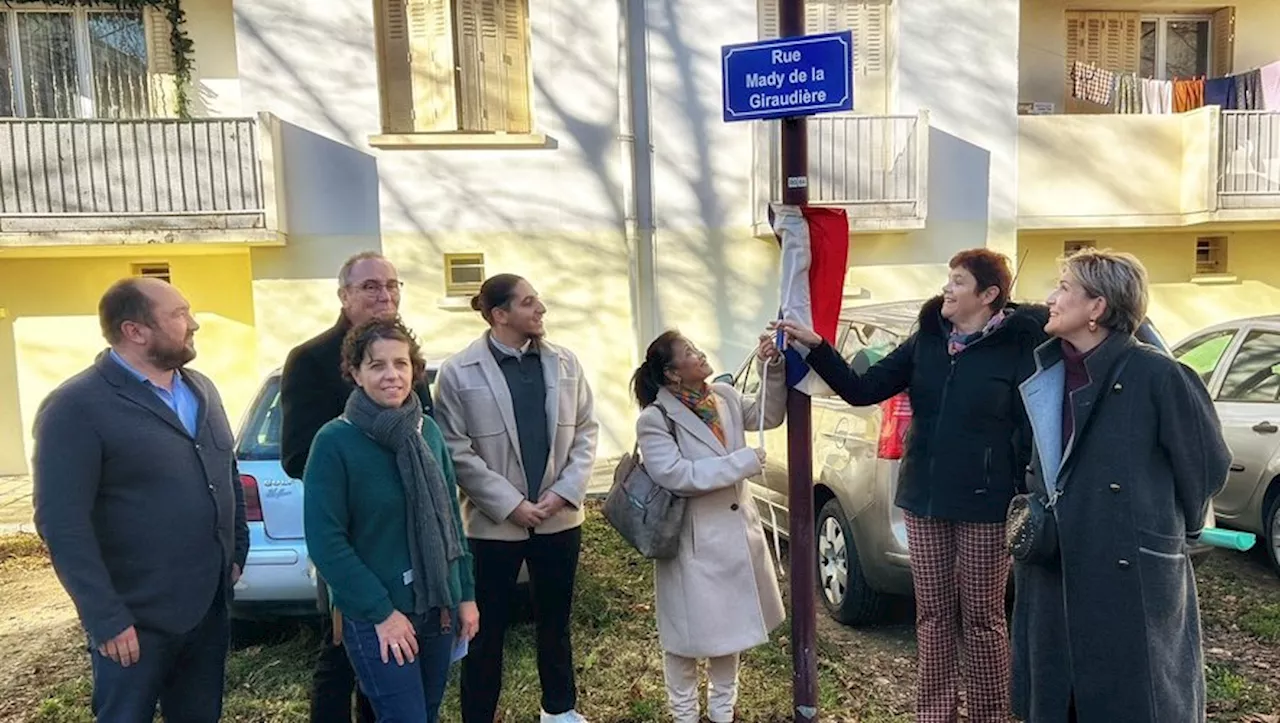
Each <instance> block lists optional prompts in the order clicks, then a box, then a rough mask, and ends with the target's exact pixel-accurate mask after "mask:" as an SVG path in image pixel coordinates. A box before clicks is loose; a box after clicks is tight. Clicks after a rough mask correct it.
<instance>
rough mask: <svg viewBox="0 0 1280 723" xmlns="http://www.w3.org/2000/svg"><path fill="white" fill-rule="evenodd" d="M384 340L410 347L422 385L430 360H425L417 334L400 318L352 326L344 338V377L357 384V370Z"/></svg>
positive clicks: (415, 373)
mask: <svg viewBox="0 0 1280 723" xmlns="http://www.w3.org/2000/svg"><path fill="white" fill-rule="evenodd" d="M380 340H386V341H403V342H404V343H406V344H408V345H409V363H410V364H412V365H413V383H414V384H415V385H416V384H421V383H422V381H423V380H424V379H426V378H427V361H426V359H424V358H423V357H422V347H421V346H419V345H418V338H417V337H415V336H414V335H413V331H412V330H410V329H409V327H407V326H405V324H404V322H403V321H401V320H400V319H399V318H398V317H397V318H395V319H372V320H370V321H366V322H365V323H363V324H361V325H360V326H356V327H352V329H351V331H348V332H347V335H346V337H344V338H343V339H342V376H344V377H346V378H347V379H351V380H352V381H354V375H355V371H356V370H357V369H359V368H360V364H361V363H363V362H364V359H365V356H367V355H368V353H369V347H370V346H371V345H372V344H373V343H374V342H375V341H380Z"/></svg>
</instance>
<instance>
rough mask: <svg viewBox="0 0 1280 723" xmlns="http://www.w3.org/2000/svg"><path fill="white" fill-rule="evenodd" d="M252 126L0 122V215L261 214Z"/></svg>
mask: <svg viewBox="0 0 1280 723" xmlns="http://www.w3.org/2000/svg"><path fill="white" fill-rule="evenodd" d="M258 143H259V139H258V122H257V121H256V120H254V119H251V118H201V119H192V120H176V119H175V120H170V119H154V120H43V119H41V120H34V119H22V118H17V119H3V120H0V217H53V216H59V217H60V216H69V217H105V216H122V217H128V216H201V215H219V216H229V215H237V216H238V215H259V216H260V215H262V214H264V198H263V190H262V189H263V179H262V165H261V163H260V162H259V148H258Z"/></svg>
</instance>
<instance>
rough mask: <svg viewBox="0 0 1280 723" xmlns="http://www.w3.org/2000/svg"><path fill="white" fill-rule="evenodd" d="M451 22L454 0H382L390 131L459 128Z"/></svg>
mask: <svg viewBox="0 0 1280 723" xmlns="http://www.w3.org/2000/svg"><path fill="white" fill-rule="evenodd" d="M451 22H452V20H451V18H450V14H449V5H448V0H379V3H378V75H379V82H380V84H381V91H382V128H383V131H384V132H386V133H432V132H440V131H452V130H457V129H458V117H457V115H458V114H457V106H456V104H455V102H454V71H453V28H452V26H451Z"/></svg>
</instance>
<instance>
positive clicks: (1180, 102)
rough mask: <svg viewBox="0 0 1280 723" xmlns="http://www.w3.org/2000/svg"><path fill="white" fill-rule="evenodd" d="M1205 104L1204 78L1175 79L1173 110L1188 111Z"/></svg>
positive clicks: (1176, 111)
mask: <svg viewBox="0 0 1280 723" xmlns="http://www.w3.org/2000/svg"><path fill="white" fill-rule="evenodd" d="M1203 105H1204V79H1203V78H1196V79H1194V80H1175V81H1173V112H1174V113H1186V112H1187V111H1189V110H1195V109H1196V108H1200V107H1202V106H1203Z"/></svg>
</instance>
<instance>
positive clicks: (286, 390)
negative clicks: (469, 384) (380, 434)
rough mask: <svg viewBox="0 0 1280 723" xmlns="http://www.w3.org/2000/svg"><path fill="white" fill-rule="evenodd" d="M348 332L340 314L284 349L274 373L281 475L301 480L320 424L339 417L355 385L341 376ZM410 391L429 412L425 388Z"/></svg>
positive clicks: (425, 386) (429, 396)
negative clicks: (286, 353)
mask: <svg viewBox="0 0 1280 723" xmlns="http://www.w3.org/2000/svg"><path fill="white" fill-rule="evenodd" d="M350 330H351V323H350V322H349V321H347V318H346V316H345V315H344V316H342V317H340V318H339V319H338V323H336V324H334V325H333V326H332V327H330V328H328V329H326V330H325V331H324V332H323V333H322V334H320V335H319V336H316V337H314V338H312V339H309V340H307V341H305V342H303V343H301V344H299V345H298V346H296V347H294V348H293V350H292V351H290V352H289V356H288V357H287V358H286V359H285V362H284V369H283V370H282V371H281V373H280V411H281V413H282V414H283V415H284V416H283V418H282V419H281V420H280V427H281V429H280V463H281V466H283V467H284V471H285V474H287V475H289V476H290V477H292V478H294V479H302V471H303V468H305V467H306V466H307V455H308V454H309V453H310V452H311V442H312V440H314V439H315V438H316V433H317V432H319V431H320V428H321V427H323V426H324V425H325V423H326V422H329V421H330V420H332V419H336V418H338V417H340V416H342V410H343V409H345V408H346V406H347V397H349V396H351V390H353V389H355V385H354V384H352V383H351V380H349V379H347V378H346V377H345V376H343V374H342V340H343V338H344V337H346V335H347V332H348V331H350ZM416 391H417V392H418V398H419V399H421V400H422V411H423V413H424V414H427V415H431V413H432V408H431V390H430V388H429V387H428V385H427V383H426V382H425V381H424V382H423V383H422V384H419V385H418V387H417V389H416Z"/></svg>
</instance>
